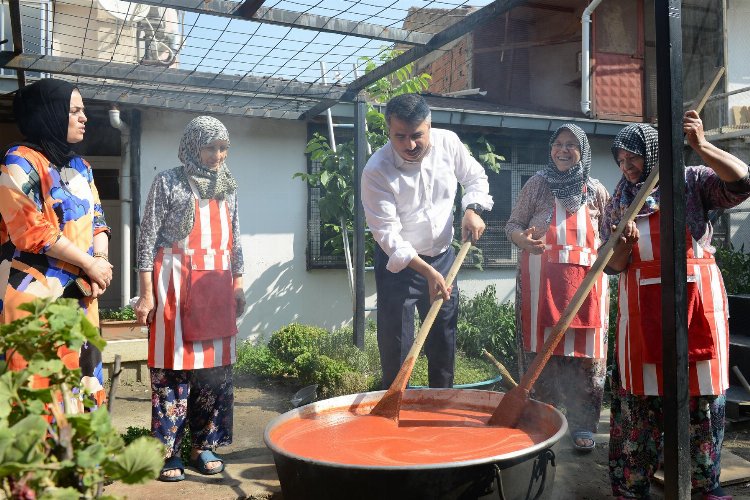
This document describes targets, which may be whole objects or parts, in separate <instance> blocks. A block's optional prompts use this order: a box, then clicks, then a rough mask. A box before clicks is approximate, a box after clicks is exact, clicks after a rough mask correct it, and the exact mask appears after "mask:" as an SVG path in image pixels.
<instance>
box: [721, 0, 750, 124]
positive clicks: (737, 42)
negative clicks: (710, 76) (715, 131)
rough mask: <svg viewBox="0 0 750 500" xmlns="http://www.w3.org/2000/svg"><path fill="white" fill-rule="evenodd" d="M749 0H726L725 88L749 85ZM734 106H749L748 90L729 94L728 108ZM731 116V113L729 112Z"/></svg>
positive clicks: (731, 88) (732, 88)
mask: <svg viewBox="0 0 750 500" xmlns="http://www.w3.org/2000/svg"><path fill="white" fill-rule="evenodd" d="M748 19H750V2H747V1H746V0H727V15H726V22H727V30H726V36H727V90H728V91H732V90H737V89H740V88H743V87H750V33H749V32H748V30H747V21H748ZM734 106H750V92H741V93H739V94H734V95H731V96H729V110H730V112H731V110H732V107H734ZM730 116H731V113H730Z"/></svg>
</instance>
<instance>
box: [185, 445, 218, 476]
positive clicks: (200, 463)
mask: <svg viewBox="0 0 750 500" xmlns="http://www.w3.org/2000/svg"><path fill="white" fill-rule="evenodd" d="M208 462H221V465H219V466H218V467H214V468H213V469H209V468H208V465H207V464H208ZM190 465H192V466H193V467H195V468H196V469H198V472H200V473H201V474H203V475H204V476H210V475H212V474H218V473H219V472H221V471H223V470H224V460H222V459H221V458H219V457H218V456H216V454H215V453H214V452H213V451H211V450H203V451H202V452H200V455H198V457H197V458H196V459H195V460H190Z"/></svg>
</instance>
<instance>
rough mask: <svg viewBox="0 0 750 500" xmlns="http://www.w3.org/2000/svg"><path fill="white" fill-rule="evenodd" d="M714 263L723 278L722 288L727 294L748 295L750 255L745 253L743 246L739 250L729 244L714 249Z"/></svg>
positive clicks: (749, 289) (749, 287)
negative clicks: (724, 288) (723, 287)
mask: <svg viewBox="0 0 750 500" xmlns="http://www.w3.org/2000/svg"><path fill="white" fill-rule="evenodd" d="M716 263H717V264H718V266H719V269H720V270H721V274H722V277H723V278H724V286H725V287H726V289H727V293H729V294H741V293H750V254H748V253H745V245H744V244H743V245H742V246H741V247H740V248H739V249H736V248H734V246H732V244H731V243H730V244H729V245H728V246H726V247H720V248H717V249H716Z"/></svg>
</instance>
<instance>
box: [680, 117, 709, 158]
mask: <svg viewBox="0 0 750 500" xmlns="http://www.w3.org/2000/svg"><path fill="white" fill-rule="evenodd" d="M682 131H683V132H684V133H685V137H686V138H687V140H688V144H690V147H692V148H693V149H696V150H697V149H699V148H700V147H702V146H703V145H704V143H705V142H706V136H705V134H704V133H703V121H702V120H701V117H700V115H699V114H698V112H697V111H695V110H692V109H691V110H690V111H686V112H685V115H684V116H683V117H682Z"/></svg>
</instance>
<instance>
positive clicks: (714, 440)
mask: <svg viewBox="0 0 750 500" xmlns="http://www.w3.org/2000/svg"><path fill="white" fill-rule="evenodd" d="M683 130H684V132H685V134H686V136H687V139H688V142H689V143H690V147H691V148H692V149H693V150H694V151H695V152H696V153H698V155H699V156H700V158H701V159H702V160H703V161H704V162H705V164H706V165H707V166H697V167H686V168H685V195H686V201H687V210H686V215H687V224H686V227H685V233H684V234H685V238H686V240H687V246H686V248H687V263H688V273H687V274H688V276H687V281H688V283H687V296H688V297H687V303H688V366H689V379H690V388H689V390H690V402H689V407H690V429H691V437H690V450H691V457H692V459H691V463H692V486H693V488H694V489H698V490H701V491H702V492H703V497H704V498H705V499H708V500H727V499H729V498H731V497H729V496H725V495H724V492H723V490H722V489H721V487H720V486H719V474H720V473H721V456H720V453H721V443H722V440H723V437H724V407H725V403H726V397H725V395H724V394H725V391H726V389H727V387H728V385H729V382H728V362H727V360H728V353H727V345H728V343H729V339H728V324H727V311H726V292H725V290H724V283H723V281H722V278H721V273H720V272H719V268H718V267H717V266H716V263H715V261H714V257H713V253H714V248H713V247H712V246H711V236H712V234H713V229H712V227H711V222H710V221H709V218H708V212H709V210H713V209H717V208H730V207H733V206H735V205H737V204H739V203H741V202H742V201H743V200H745V199H747V198H748V197H749V196H750V180H749V179H748V167H747V165H745V163H743V162H742V161H741V160H739V159H738V158H736V157H735V156H733V155H731V154H729V153H727V152H725V151H722V150H721V149H719V148H717V147H716V146H714V145H712V144H710V143H709V142H708V141H706V138H705V136H704V135H703V123H702V122H701V119H700V117H699V116H698V113H696V112H695V111H688V112H687V113H685V117H684V119H683ZM612 154H613V156H614V158H615V162H616V163H617V165H618V166H619V167H620V170H622V174H623V175H622V179H620V181H619V183H618V184H617V187H616V188H615V192H614V195H613V196H612V198H611V199H610V201H609V203H608V205H607V207H606V209H605V215H604V221H603V224H604V228H603V231H602V233H603V236H602V238H603V240H606V239H608V238H609V236H610V234H611V230H612V229H613V228H614V227H615V226H616V224H617V223H618V222H619V221H620V219H621V218H622V216H623V214H624V213H625V211H626V210H627V208H628V206H629V205H630V204H631V203H632V202H633V199H634V198H635V196H636V193H637V192H638V189H639V188H640V187H641V185H642V184H643V182H644V181H645V179H646V177H647V176H648V174H649V172H650V171H651V170H652V169H654V168H658V166H659V150H658V138H657V133H656V130H655V129H653V128H652V127H651V126H650V125H644V124H633V125H629V126H627V127H625V128H624V129H623V130H621V131H620V133H619V134H617V136H616V137H615V140H614V142H613V144H612ZM659 219H660V211H659V188H658V186H657V187H656V188H655V189H654V190H653V191H652V192H651V194H650V196H649V197H648V199H647V201H646V204H645V205H644V207H643V208H642V209H641V211H640V212H639V213H638V215H637V216H636V219H635V222H631V223H630V224H629V227H628V228H627V230H626V233H628V234H627V235H626V236H625V237H623V238H621V240H620V241H619V242H618V244H617V245H616V246H615V252H614V255H613V256H612V259H611V260H610V262H609V265H608V267H607V272H609V273H610V274H614V273H621V274H620V281H619V287H620V290H619V293H618V297H619V299H620V300H619V311H618V319H617V337H616V338H617V344H616V346H615V360H616V363H615V368H614V370H613V373H612V379H611V386H612V412H611V422H610V442H609V469H610V481H611V483H612V491H613V493H614V495H615V496H617V497H618V498H647V497H648V495H649V483H650V480H651V478H652V477H653V475H654V472H656V469H657V467H658V465H659V455H660V453H661V448H662V446H663V440H662V431H663V429H664V421H663V407H662V398H661V396H662V393H663V392H662V389H663V388H662V342H661V338H662V335H661V278H660V277H661V256H660V244H659V241H660V233H659Z"/></svg>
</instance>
